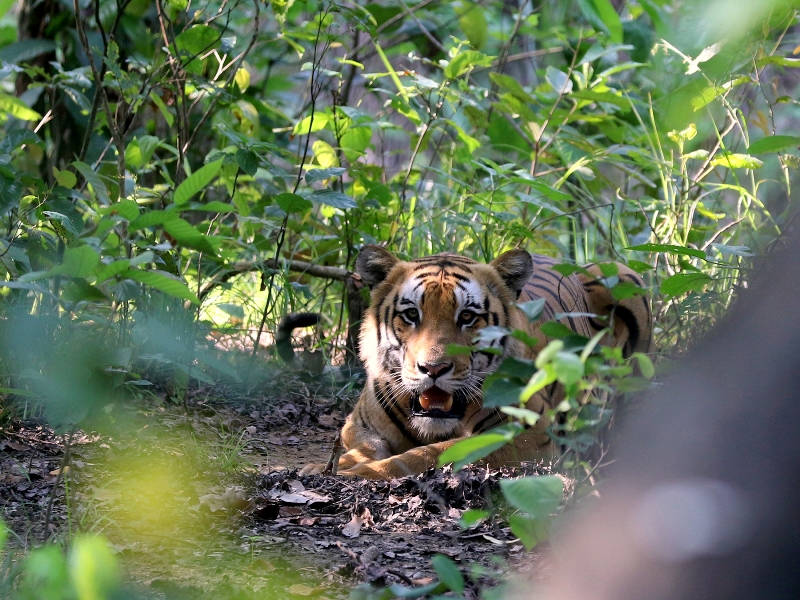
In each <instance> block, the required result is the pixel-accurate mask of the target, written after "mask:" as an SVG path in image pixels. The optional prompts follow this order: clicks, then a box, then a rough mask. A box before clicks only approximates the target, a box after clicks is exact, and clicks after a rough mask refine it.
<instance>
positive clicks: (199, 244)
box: [163, 218, 217, 254]
mask: <svg viewBox="0 0 800 600" xmlns="http://www.w3.org/2000/svg"><path fill="white" fill-rule="evenodd" d="M163 228H164V231H166V232H167V233H168V234H169V235H170V236H172V237H173V238H174V239H175V241H176V242H178V244H180V245H181V246H186V247H187V248H192V249H194V250H199V251H200V252H208V253H210V254H216V253H217V251H216V250H215V249H214V246H212V245H211V242H210V241H209V240H208V237H206V236H205V235H203V234H202V233H200V232H199V231H198V230H197V229H195V228H194V227H192V225H191V224H190V223H189V222H188V221H184V220H183V219H181V218H178V219H170V220H169V221H167V222H165V223H164V225H163Z"/></svg>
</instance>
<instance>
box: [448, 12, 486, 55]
mask: <svg viewBox="0 0 800 600" xmlns="http://www.w3.org/2000/svg"><path fill="white" fill-rule="evenodd" d="M454 8H455V11H456V14H457V15H458V17H459V19H458V24H459V25H460V26H461V30H462V31H463V32H464V34H465V35H466V36H467V39H468V40H469V43H470V44H472V47H473V48H475V49H476V50H480V49H481V48H483V46H484V45H485V44H486V40H487V39H489V24H488V23H487V22H486V15H485V14H484V10H483V7H482V6H481V5H480V4H477V3H475V2H468V1H467V0H462V2H459V3H457V4H455V5H454Z"/></svg>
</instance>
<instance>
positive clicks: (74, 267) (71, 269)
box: [48, 246, 100, 277]
mask: <svg viewBox="0 0 800 600" xmlns="http://www.w3.org/2000/svg"><path fill="white" fill-rule="evenodd" d="M99 263H100V255H99V254H98V253H97V251H96V250H95V249H94V248H91V247H90V246H78V247H77V248H67V249H66V250H65V251H64V260H63V261H62V263H61V264H60V265H56V266H55V267H53V268H52V269H50V271H48V276H52V275H68V276H69V277H86V276H87V275H91V274H92V273H94V270H95V268H96V267H97V265H98V264H99Z"/></svg>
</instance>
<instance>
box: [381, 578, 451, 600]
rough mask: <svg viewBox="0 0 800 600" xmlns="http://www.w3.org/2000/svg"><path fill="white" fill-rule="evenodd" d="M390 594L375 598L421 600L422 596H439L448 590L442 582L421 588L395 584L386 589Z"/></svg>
mask: <svg viewBox="0 0 800 600" xmlns="http://www.w3.org/2000/svg"><path fill="white" fill-rule="evenodd" d="M385 590H386V591H387V592H388V594H386V595H378V596H376V597H375V599H374V600H392V599H394V598H404V599H406V598H408V599H413V598H420V597H421V596H427V595H429V594H437V593H441V592H446V591H447V588H446V586H445V585H444V583H442V582H441V581H434V582H433V583H429V584H427V585H421V586H419V587H405V586H403V585H400V584H399V583H394V584H392V585H390V586H389V587H388V588H385ZM369 598H370V600H373V597H372V596H370V597H369Z"/></svg>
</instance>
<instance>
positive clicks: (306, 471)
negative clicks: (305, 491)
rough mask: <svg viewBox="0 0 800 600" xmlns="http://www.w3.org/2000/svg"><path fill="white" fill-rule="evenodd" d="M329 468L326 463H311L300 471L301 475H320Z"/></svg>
mask: <svg viewBox="0 0 800 600" xmlns="http://www.w3.org/2000/svg"><path fill="white" fill-rule="evenodd" d="M327 466H328V465H326V464H324V463H311V464H308V465H306V466H305V467H303V468H302V469H300V475H319V474H320V473H322V472H323V471H324V470H325V467H327Z"/></svg>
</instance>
